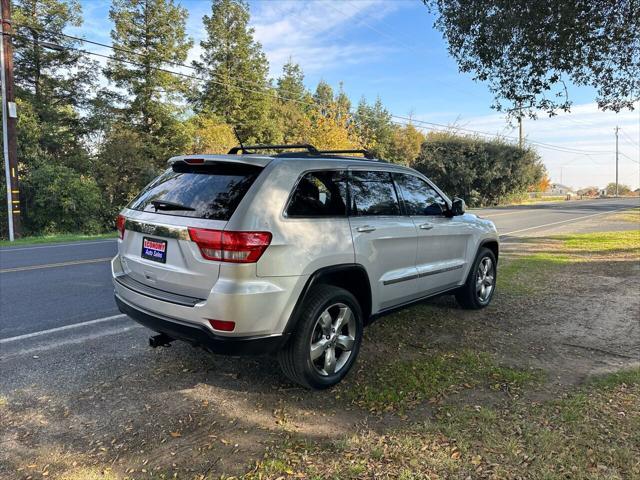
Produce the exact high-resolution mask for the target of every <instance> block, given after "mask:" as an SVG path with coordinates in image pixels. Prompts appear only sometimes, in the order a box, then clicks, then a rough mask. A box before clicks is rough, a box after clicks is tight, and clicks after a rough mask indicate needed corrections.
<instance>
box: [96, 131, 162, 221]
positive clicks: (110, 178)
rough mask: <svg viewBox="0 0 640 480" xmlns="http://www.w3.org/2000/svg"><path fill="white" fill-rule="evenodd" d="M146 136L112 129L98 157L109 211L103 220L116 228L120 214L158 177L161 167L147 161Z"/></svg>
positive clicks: (101, 186)
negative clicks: (116, 220) (123, 208)
mask: <svg viewBox="0 0 640 480" xmlns="http://www.w3.org/2000/svg"><path fill="white" fill-rule="evenodd" d="M147 150H148V146H147V145H146V143H145V140H144V134H142V133H140V132H138V131H136V130H133V129H130V128H122V127H120V128H119V127H118V126H117V125H116V126H114V128H111V129H109V130H108V131H107V132H106V134H105V138H104V139H103V141H102V143H101V145H100V149H99V151H98V152H97V155H96V162H95V167H94V168H95V178H96V180H97V183H98V186H99V187H100V190H101V192H102V196H103V199H104V203H105V208H104V209H103V211H102V212H101V216H100V218H101V219H102V223H103V225H104V226H107V227H111V228H113V221H114V218H115V217H116V215H117V214H118V212H119V211H120V210H121V209H122V207H124V206H125V205H126V204H127V203H128V202H129V201H131V200H132V199H133V197H134V196H135V195H136V194H137V193H138V192H139V191H140V190H141V189H142V188H143V187H144V186H145V185H146V184H147V183H149V182H150V181H151V180H152V179H153V178H154V177H155V176H157V175H158V174H159V173H160V172H161V171H162V169H161V167H160V166H158V165H155V164H154V163H153V162H150V161H149V159H148V158H147V156H146V155H147Z"/></svg>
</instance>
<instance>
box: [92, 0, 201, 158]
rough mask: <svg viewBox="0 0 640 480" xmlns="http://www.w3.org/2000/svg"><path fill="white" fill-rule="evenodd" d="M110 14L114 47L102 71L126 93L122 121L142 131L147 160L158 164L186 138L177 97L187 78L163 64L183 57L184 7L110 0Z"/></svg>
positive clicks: (155, 0) (166, 1)
mask: <svg viewBox="0 0 640 480" xmlns="http://www.w3.org/2000/svg"><path fill="white" fill-rule="evenodd" d="M109 17H110V18H111V20H113V22H114V25H115V26H114V29H113V30H112V31H111V38H112V39H113V45H114V47H115V48H116V50H115V51H114V53H113V57H114V60H110V61H109V63H108V65H107V68H106V69H105V71H104V73H105V76H106V77H107V78H108V79H109V80H110V81H111V82H113V84H114V85H115V86H116V87H118V88H121V89H124V90H125V91H126V92H127V94H128V96H126V97H123V99H122V100H123V102H124V109H123V118H122V121H124V122H126V123H127V124H129V125H132V126H133V127H134V128H135V130H136V131H137V132H138V133H139V134H140V135H141V141H142V145H143V149H144V152H145V157H146V160H147V161H152V162H153V163H154V164H155V165H157V166H160V165H161V164H163V163H164V162H165V161H166V159H167V157H169V156H171V155H174V154H176V153H178V152H180V151H181V150H182V148H183V146H184V143H185V138H184V136H183V135H182V134H181V131H180V125H179V120H178V118H177V116H178V114H179V113H180V108H179V107H178V106H177V102H178V101H179V100H180V99H181V98H182V97H183V96H184V95H185V94H186V93H188V91H189V83H188V82H187V81H185V79H184V78H181V77H179V76H177V75H174V74H171V73H169V72H167V71H166V66H167V64H171V63H182V62H184V61H185V60H186V59H187V54H188V53H189V49H190V48H191V46H192V44H193V42H192V41H191V40H190V39H189V38H188V37H187V34H186V20H187V11H186V9H185V8H184V7H181V6H178V5H176V4H175V3H174V0H145V1H141V0H114V2H113V4H112V6H111V10H110V11H109ZM134 52H135V53H134Z"/></svg>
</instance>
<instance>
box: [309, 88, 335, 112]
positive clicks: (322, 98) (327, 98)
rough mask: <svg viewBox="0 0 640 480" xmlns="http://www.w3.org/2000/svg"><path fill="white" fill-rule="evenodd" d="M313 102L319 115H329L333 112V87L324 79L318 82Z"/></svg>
mask: <svg viewBox="0 0 640 480" xmlns="http://www.w3.org/2000/svg"><path fill="white" fill-rule="evenodd" d="M313 102H314V103H315V104H316V106H317V110H318V111H319V112H320V114H321V115H325V116H329V115H331V114H332V113H334V99H333V88H331V85H329V84H328V83H327V82H325V81H324V80H320V81H319V82H318V86H317V87H316V92H315V93H314V94H313Z"/></svg>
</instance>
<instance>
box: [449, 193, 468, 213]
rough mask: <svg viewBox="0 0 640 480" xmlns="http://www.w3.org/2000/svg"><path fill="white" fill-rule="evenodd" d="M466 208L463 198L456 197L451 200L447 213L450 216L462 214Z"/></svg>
mask: <svg viewBox="0 0 640 480" xmlns="http://www.w3.org/2000/svg"><path fill="white" fill-rule="evenodd" d="M466 208H467V205H466V204H465V203H464V200H463V199H461V198H458V197H456V198H454V199H453V201H452V202H451V210H450V211H449V215H451V216H452V217H457V216H458V215H463V214H464V212H465V209H466Z"/></svg>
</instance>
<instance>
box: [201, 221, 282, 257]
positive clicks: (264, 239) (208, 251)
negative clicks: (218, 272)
mask: <svg viewBox="0 0 640 480" xmlns="http://www.w3.org/2000/svg"><path fill="white" fill-rule="evenodd" d="M189 236H190V237H191V240H192V241H193V242H195V243H196V244H197V245H198V248H200V253H201V254H202V256H203V257H204V258H206V259H207V260H217V261H220V262H231V263H254V262H257V261H258V259H259V258H260V257H261V256H262V254H263V253H264V251H265V250H266V249H267V247H268V246H269V244H270V243H271V233H269V232H226V231H223V230H210V229H207V228H193V227H189Z"/></svg>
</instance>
